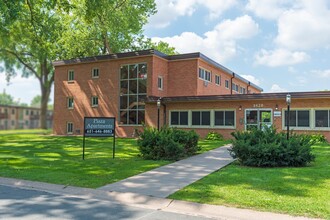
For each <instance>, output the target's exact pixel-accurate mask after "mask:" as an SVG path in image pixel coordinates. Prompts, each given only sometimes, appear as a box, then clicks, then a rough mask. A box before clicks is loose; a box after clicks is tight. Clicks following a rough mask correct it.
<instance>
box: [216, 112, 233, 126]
mask: <svg viewBox="0 0 330 220" xmlns="http://www.w3.org/2000/svg"><path fill="white" fill-rule="evenodd" d="M214 125H215V126H234V125H235V112H234V111H215V112H214Z"/></svg>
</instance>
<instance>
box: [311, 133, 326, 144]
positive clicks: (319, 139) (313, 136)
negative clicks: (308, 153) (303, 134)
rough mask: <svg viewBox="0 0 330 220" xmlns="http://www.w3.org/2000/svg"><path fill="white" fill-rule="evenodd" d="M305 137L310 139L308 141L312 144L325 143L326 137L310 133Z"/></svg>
mask: <svg viewBox="0 0 330 220" xmlns="http://www.w3.org/2000/svg"><path fill="white" fill-rule="evenodd" d="M307 138H309V139H310V143H311V144H312V145H314V144H322V143H327V139H326V138H325V136H324V135H323V134H311V135H307Z"/></svg>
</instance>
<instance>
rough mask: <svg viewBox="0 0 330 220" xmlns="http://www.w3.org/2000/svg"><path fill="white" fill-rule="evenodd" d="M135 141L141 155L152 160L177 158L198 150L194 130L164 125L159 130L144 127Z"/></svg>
mask: <svg viewBox="0 0 330 220" xmlns="http://www.w3.org/2000/svg"><path fill="white" fill-rule="evenodd" d="M137 143H138V146H139V150H140V153H141V155H142V157H143V158H145V159H152V160H161V159H166V160H179V159H181V158H184V157H187V156H191V155H193V154H195V153H196V152H197V151H198V150H199V147H198V144H197V143H198V135H197V134H196V132H194V131H183V130H178V129H175V128H169V127H166V126H165V127H163V128H161V129H160V130H159V131H158V130H157V129H156V128H153V127H146V128H144V130H143V132H142V133H140V137H139V139H138V142H137Z"/></svg>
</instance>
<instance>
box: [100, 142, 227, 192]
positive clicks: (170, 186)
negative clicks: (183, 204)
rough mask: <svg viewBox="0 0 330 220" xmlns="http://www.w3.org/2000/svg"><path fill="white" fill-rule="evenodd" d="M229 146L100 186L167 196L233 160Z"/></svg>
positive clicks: (106, 188)
mask: <svg viewBox="0 0 330 220" xmlns="http://www.w3.org/2000/svg"><path fill="white" fill-rule="evenodd" d="M229 148H230V145H226V146H223V147H219V148H217V149H214V150H211V151H208V152H206V153H203V154H199V155H196V156H193V157H190V158H187V159H184V160H180V161H178V162H175V163H172V164H169V165H166V166H162V167H159V168H157V169H154V170H151V171H148V172H145V173H141V174H139V175H136V176H132V177H130V178H127V179H124V180H122V181H119V182H116V183H113V184H109V185H106V186H103V187H100V188H99V190H104V191H111V192H125V193H127V192H130V193H136V194H140V195H147V196H153V197H158V198H166V197H167V196H169V195H171V194H172V193H174V192H176V191H178V190H180V189H182V188H184V187H185V186H187V185H189V184H191V183H193V182H195V181H197V180H199V179H201V178H203V177H205V176H207V175H209V174H210V173H212V172H214V171H216V170H219V169H221V168H222V167H224V166H226V165H228V164H229V163H231V162H233V159H232V157H231V156H230V155H229V152H228V149H229Z"/></svg>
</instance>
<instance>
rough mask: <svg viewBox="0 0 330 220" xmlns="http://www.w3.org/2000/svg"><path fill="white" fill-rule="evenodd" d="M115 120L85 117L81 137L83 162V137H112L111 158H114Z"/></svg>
mask: <svg viewBox="0 0 330 220" xmlns="http://www.w3.org/2000/svg"><path fill="white" fill-rule="evenodd" d="M115 128H116V118H114V117H85V118H84V137H83V160H84V159H85V137H113V146H112V158H115V144H116V129H115Z"/></svg>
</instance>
